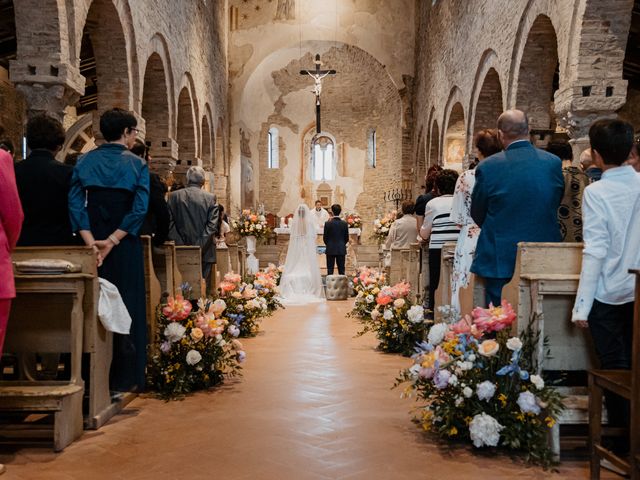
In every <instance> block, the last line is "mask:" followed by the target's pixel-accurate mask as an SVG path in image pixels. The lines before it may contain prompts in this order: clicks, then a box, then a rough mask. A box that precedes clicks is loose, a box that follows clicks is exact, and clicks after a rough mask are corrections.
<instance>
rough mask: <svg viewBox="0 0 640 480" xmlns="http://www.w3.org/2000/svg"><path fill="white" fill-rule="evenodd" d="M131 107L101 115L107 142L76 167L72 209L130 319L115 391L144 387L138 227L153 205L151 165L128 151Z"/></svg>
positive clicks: (120, 340)
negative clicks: (150, 195)
mask: <svg viewBox="0 0 640 480" xmlns="http://www.w3.org/2000/svg"><path fill="white" fill-rule="evenodd" d="M136 126H137V121H136V118H135V117H134V116H133V114H132V113H131V112H128V111H125V110H121V109H119V108H114V109H112V110H108V111H106V112H105V113H103V114H102V116H101V117H100V132H101V133H102V136H103V137H104V139H105V141H106V143H104V144H102V145H100V146H99V147H98V148H97V149H95V150H93V151H91V152H89V153H87V154H85V155H83V156H82V157H81V158H80V160H79V161H78V164H77V165H76V167H75V168H74V170H73V177H72V179H71V191H70V192H69V211H70V215H71V223H72V227H73V229H74V231H77V232H80V235H81V236H82V239H83V240H84V242H85V244H86V245H88V246H91V247H93V249H94V250H95V251H96V252H97V254H98V259H99V268H98V274H99V275H100V277H101V278H104V279H105V280H107V281H109V282H111V283H112V284H114V285H115V286H116V287H117V288H118V291H119V292H120V296H121V297H122V300H123V301H124V304H125V305H126V307H127V310H128V312H129V315H130V316H131V319H132V324H131V331H130V334H129V335H121V334H117V333H114V338H113V360H112V362H111V372H110V384H111V390H115V391H117V392H125V391H129V390H133V389H135V388H137V389H138V390H143V389H144V386H145V367H146V362H147V351H146V350H147V325H146V315H145V286H144V263H143V254H142V244H141V242H140V238H139V236H138V232H139V231H140V228H141V227H142V224H143V222H144V218H145V215H146V214H147V209H148V206H149V170H148V167H147V164H146V163H145V162H144V160H142V159H141V158H140V157H138V156H137V155H134V154H133V153H131V152H130V151H129V149H130V148H131V147H133V144H134V141H135V139H136V135H137V133H138V129H137V128H136Z"/></svg>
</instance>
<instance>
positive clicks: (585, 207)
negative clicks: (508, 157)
mask: <svg viewBox="0 0 640 480" xmlns="http://www.w3.org/2000/svg"><path fill="white" fill-rule="evenodd" d="M582 222H583V227H582V234H583V237H584V250H583V256H582V272H581V273H580V284H579V286H578V294H577V296H576V302H575V305H574V307H573V315H572V320H573V321H576V320H586V319H587V317H588V315H589V312H590V311H591V307H592V306H593V300H594V298H595V299H596V300H598V301H599V302H602V303H607V304H609V305H621V304H623V303H628V302H632V301H633V298H634V276H633V275H631V274H630V273H629V269H630V268H638V267H640V174H638V173H636V172H635V171H634V170H633V167H631V166H622V167H616V168H612V169H609V170H607V171H605V172H604V173H603V174H602V179H601V180H600V181H598V182H595V183H592V184H591V185H589V186H588V187H587V188H585V190H584V194H583V197H582Z"/></svg>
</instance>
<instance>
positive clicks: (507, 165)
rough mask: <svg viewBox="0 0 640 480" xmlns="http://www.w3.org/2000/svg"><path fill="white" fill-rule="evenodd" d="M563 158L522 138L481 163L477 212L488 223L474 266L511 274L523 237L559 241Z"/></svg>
mask: <svg viewBox="0 0 640 480" xmlns="http://www.w3.org/2000/svg"><path fill="white" fill-rule="evenodd" d="M563 192H564V179H563V177H562V162H561V161H560V159H559V158H558V157H556V156H555V155H553V154H551V153H548V152H545V151H544V150H540V149H538V148H535V147H534V146H533V145H531V143H529V142H516V143H514V144H512V145H509V148H507V149H506V150H505V151H503V152H500V153H496V154H495V155H492V156H491V157H489V158H487V159H486V160H485V161H483V162H480V164H479V165H478V166H477V167H476V183H475V186H474V187H473V193H472V195H471V217H472V218H473V220H474V221H475V222H476V223H477V224H478V225H479V226H480V227H482V230H481V232H480V237H479V238H478V245H477V247H476V253H475V257H474V260H473V264H472V265H471V271H472V272H473V273H475V274H477V275H480V276H481V277H489V278H511V277H512V276H513V271H514V267H515V263H516V252H517V248H518V242H559V241H560V240H561V236H560V228H559V224H558V206H559V205H560V200H561V199H562V195H563Z"/></svg>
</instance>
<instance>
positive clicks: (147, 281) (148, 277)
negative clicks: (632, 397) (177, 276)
mask: <svg viewBox="0 0 640 480" xmlns="http://www.w3.org/2000/svg"><path fill="white" fill-rule="evenodd" d="M140 238H141V240H142V251H143V253H144V290H145V296H146V305H147V338H148V339H149V346H150V347H151V348H153V346H154V345H155V342H154V339H155V335H156V330H157V318H156V309H157V308H158V305H159V304H160V300H161V299H162V288H161V286H160V280H158V277H157V276H156V272H155V269H154V267H153V250H152V244H151V237H150V236H148V235H142V236H141V237H140Z"/></svg>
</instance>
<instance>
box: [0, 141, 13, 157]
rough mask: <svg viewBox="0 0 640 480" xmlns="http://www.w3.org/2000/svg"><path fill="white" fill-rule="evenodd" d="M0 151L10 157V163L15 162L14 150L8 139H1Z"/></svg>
mask: <svg viewBox="0 0 640 480" xmlns="http://www.w3.org/2000/svg"><path fill="white" fill-rule="evenodd" d="M0 150H4V151H5V152H7V153H8V154H9V155H11V161H12V162H15V159H16V149H15V147H14V146H13V142H12V141H11V139H10V138H3V139H2V140H0Z"/></svg>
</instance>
